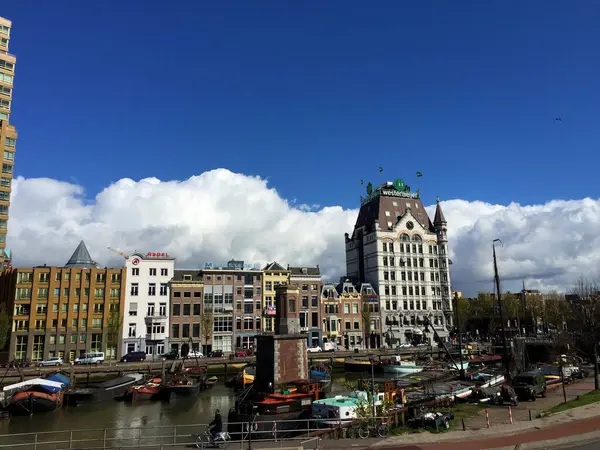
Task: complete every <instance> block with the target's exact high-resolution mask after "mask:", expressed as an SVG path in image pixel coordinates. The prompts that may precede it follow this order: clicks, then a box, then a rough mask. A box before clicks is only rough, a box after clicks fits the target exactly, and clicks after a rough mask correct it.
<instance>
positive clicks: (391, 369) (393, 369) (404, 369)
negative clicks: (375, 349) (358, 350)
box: [383, 364, 423, 374]
mask: <svg viewBox="0 0 600 450" xmlns="http://www.w3.org/2000/svg"><path fill="white" fill-rule="evenodd" d="M422 371H423V367H420V366H403V365H394V364H390V365H385V366H383V372H384V373H402V374H409V373H419V372H422Z"/></svg>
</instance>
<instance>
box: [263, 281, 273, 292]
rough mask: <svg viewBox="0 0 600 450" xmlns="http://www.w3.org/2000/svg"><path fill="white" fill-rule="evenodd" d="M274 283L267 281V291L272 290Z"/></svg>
mask: <svg viewBox="0 0 600 450" xmlns="http://www.w3.org/2000/svg"><path fill="white" fill-rule="evenodd" d="M272 290H273V283H272V282H271V281H265V291H272Z"/></svg>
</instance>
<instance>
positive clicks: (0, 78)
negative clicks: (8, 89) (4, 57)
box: [0, 73, 13, 84]
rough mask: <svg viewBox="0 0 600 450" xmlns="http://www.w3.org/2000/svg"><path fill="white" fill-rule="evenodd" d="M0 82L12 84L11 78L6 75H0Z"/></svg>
mask: <svg viewBox="0 0 600 450" xmlns="http://www.w3.org/2000/svg"><path fill="white" fill-rule="evenodd" d="M0 81H2V82H4V83H8V84H12V82H13V77H12V76H10V75H7V74H5V73H0Z"/></svg>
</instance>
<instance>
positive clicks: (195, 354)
mask: <svg viewBox="0 0 600 450" xmlns="http://www.w3.org/2000/svg"><path fill="white" fill-rule="evenodd" d="M186 358H188V359H189V358H204V355H203V354H202V352H200V351H198V350H190V351H189V353H188V354H187V356H186Z"/></svg>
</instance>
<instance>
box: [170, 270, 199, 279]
mask: <svg viewBox="0 0 600 450" xmlns="http://www.w3.org/2000/svg"><path fill="white" fill-rule="evenodd" d="M184 275H190V276H191V277H192V278H191V279H190V280H184ZM202 280H203V278H202V272H201V271H199V270H175V273H174V274H173V278H171V281H172V282H179V281H192V282H193V281H195V282H198V281H202Z"/></svg>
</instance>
